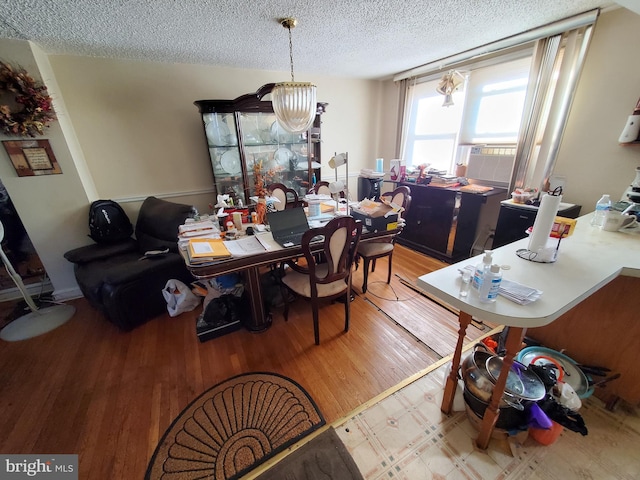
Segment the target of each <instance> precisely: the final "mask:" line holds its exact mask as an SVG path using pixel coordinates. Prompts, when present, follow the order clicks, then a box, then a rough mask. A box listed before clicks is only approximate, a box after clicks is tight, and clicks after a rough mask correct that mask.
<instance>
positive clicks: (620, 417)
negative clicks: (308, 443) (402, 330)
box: [335, 364, 640, 480]
mask: <svg viewBox="0 0 640 480" xmlns="http://www.w3.org/2000/svg"><path fill="white" fill-rule="evenodd" d="M448 365H449V364H445V365H443V366H441V367H439V368H438V369H436V370H435V371H433V372H431V373H430V374H428V375H426V376H424V377H422V378H420V379H419V380H417V381H415V382H413V383H411V384H409V385H408V386H406V387H404V388H402V389H401V390H399V391H397V392H396V393H394V394H392V395H390V396H388V397H386V398H385V399H383V400H381V401H380V402H378V403H376V404H374V405H373V406H371V407H369V408H368V409H366V410H364V411H363V412H361V413H359V414H356V415H355V416H353V417H351V418H349V419H347V420H345V421H344V422H343V423H342V424H340V425H337V426H335V428H336V431H337V432H338V435H339V436H340V438H341V439H342V441H343V442H344V444H345V445H346V446H347V448H348V449H349V451H350V452H351V454H352V456H353V458H354V459H355V461H356V463H357V465H358V467H359V468H360V471H361V472H362V474H363V475H364V477H365V478H366V479H407V480H417V479H437V480H442V479H478V480H480V479H481V480H487V479H496V480H498V479H499V480H507V479H508V480H524V479H529V480H542V479H545V480H546V479H557V480H571V479H594V480H601V479H629V480H631V479H638V478H640V453H639V452H640V415H639V414H638V411H637V410H634V409H629V408H626V409H625V408H623V407H620V408H617V409H616V411H615V412H610V411H607V410H605V409H604V408H603V403H602V402H601V401H600V400H598V399H596V398H595V397H591V398H589V399H587V400H585V401H584V402H583V406H582V408H581V409H580V412H579V413H580V414H581V415H582V417H583V418H584V420H585V423H586V425H587V428H588V429H589V434H588V435H586V436H582V435H580V434H579V433H576V432H572V431H570V430H567V429H564V431H563V433H562V434H561V436H560V437H559V438H558V440H557V441H556V442H555V443H553V444H552V445H549V446H543V445H541V444H539V443H538V442H536V441H535V440H533V439H532V438H522V439H521V438H519V437H517V438H516V437H512V438H511V439H510V440H507V439H506V438H504V436H503V437H502V438H496V439H493V440H491V443H490V445H489V448H488V449H487V450H486V451H482V450H479V449H478V448H476V447H475V443H474V440H475V438H476V436H477V431H476V430H475V428H474V426H473V425H472V424H471V423H470V421H469V420H468V418H467V414H466V412H465V411H464V403H463V402H462V401H461V399H457V401H456V404H455V406H454V409H456V410H458V411H457V412H456V413H454V414H452V415H450V416H446V415H444V414H442V412H441V411H440V402H441V400H442V385H443V379H444V375H445V371H446V368H447V367H448ZM460 410H461V411H460ZM524 436H525V437H526V434H525V435H524Z"/></svg>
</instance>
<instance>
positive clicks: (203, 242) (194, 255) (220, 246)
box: [185, 238, 231, 265]
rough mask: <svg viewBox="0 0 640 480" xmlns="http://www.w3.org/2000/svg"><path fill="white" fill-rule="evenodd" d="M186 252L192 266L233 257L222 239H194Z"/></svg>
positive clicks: (190, 241) (189, 243)
mask: <svg viewBox="0 0 640 480" xmlns="http://www.w3.org/2000/svg"><path fill="white" fill-rule="evenodd" d="M185 251H186V252H187V257H188V259H189V263H190V264H191V265H198V264H202V263H210V262H214V261H216V260H221V259H224V258H229V257H231V253H230V252H229V250H228V249H227V246H226V245H225V242H223V241H222V240H221V239H206V238H192V239H190V240H189V242H188V245H187V248H186V249H185Z"/></svg>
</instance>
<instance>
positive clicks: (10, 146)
mask: <svg viewBox="0 0 640 480" xmlns="http://www.w3.org/2000/svg"><path fill="white" fill-rule="evenodd" d="M2 144H3V145H4V149H5V150H6V151H7V154H8V155H9V158H10V159H11V163H12V164H13V168H15V169H16V172H17V174H18V176H19V177H30V176H34V175H55V174H59V173H62V170H61V169H60V165H58V162H57V161H56V157H55V155H54V154H53V150H52V149H51V145H49V140H3V141H2Z"/></svg>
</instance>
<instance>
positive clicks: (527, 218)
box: [520, 215, 529, 220]
mask: <svg viewBox="0 0 640 480" xmlns="http://www.w3.org/2000/svg"><path fill="white" fill-rule="evenodd" d="M520 218H521V219H523V220H529V217H527V216H526V215H520Z"/></svg>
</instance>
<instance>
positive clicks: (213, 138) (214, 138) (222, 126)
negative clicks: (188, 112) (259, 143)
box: [205, 120, 235, 145]
mask: <svg viewBox="0 0 640 480" xmlns="http://www.w3.org/2000/svg"><path fill="white" fill-rule="evenodd" d="M205 132H206V134H207V139H209V144H210V145H233V144H234V143H235V142H234V141H233V140H234V139H233V135H231V132H230V131H229V127H227V124H226V123H224V122H217V121H215V120H214V121H212V122H210V123H208V124H207V127H206V129H205Z"/></svg>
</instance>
